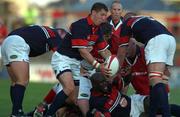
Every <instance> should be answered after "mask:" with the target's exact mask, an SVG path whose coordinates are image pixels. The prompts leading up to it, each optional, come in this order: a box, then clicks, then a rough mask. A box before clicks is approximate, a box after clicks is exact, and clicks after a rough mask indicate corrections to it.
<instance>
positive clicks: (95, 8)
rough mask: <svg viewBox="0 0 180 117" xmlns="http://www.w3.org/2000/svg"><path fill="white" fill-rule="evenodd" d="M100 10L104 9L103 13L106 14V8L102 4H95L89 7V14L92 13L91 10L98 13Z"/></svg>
mask: <svg viewBox="0 0 180 117" xmlns="http://www.w3.org/2000/svg"><path fill="white" fill-rule="evenodd" d="M102 9H104V10H105V11H107V12H108V7H107V6H106V5H105V4H104V3H101V2H96V3H94V4H93V6H92V7H91V13H92V11H93V10H95V11H97V12H98V11H101V10H102Z"/></svg>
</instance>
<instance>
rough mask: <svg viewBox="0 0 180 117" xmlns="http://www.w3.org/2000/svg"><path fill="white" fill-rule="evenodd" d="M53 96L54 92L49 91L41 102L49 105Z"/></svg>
mask: <svg viewBox="0 0 180 117" xmlns="http://www.w3.org/2000/svg"><path fill="white" fill-rule="evenodd" d="M55 96H56V92H55V91H54V90H53V89H51V90H50V91H49V93H48V94H47V95H46V97H45V98H44V100H43V101H44V102H46V103H47V104H51V103H52V101H53V100H54V97H55Z"/></svg>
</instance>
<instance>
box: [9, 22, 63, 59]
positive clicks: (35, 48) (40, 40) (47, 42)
mask: <svg viewBox="0 0 180 117" xmlns="http://www.w3.org/2000/svg"><path fill="white" fill-rule="evenodd" d="M9 35H18V36H20V37H22V38H23V39H24V40H25V41H26V43H27V44H28V45H29V47H30V55H29V56H30V57H34V56H38V55H41V54H43V53H45V52H47V51H49V50H51V49H52V48H55V46H57V45H56V44H55V43H60V42H59V41H58V39H59V36H58V34H57V33H56V32H55V31H53V30H52V29H51V28H49V27H46V26H37V25H34V26H26V27H22V28H19V29H16V30H14V31H12V32H11V33H10V34H9ZM54 38H55V40H53V39H54ZM51 39H52V40H53V41H52V40H51Z"/></svg>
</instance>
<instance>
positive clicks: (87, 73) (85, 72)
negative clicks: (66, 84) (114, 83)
mask: <svg viewBox="0 0 180 117" xmlns="http://www.w3.org/2000/svg"><path fill="white" fill-rule="evenodd" d="M80 74H81V76H87V77H89V75H90V73H89V72H88V70H86V69H84V68H83V67H81V68H80Z"/></svg>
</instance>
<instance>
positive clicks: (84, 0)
mask: <svg viewBox="0 0 180 117" xmlns="http://www.w3.org/2000/svg"><path fill="white" fill-rule="evenodd" d="M94 2H103V3H105V4H106V5H107V6H108V7H110V5H111V3H112V0H0V44H1V42H2V40H3V38H4V37H5V36H6V35H7V34H8V32H10V31H12V30H14V29H16V28H19V27H22V26H25V25H33V24H38V25H47V26H52V27H61V28H65V29H67V30H68V29H69V26H70V24H71V23H72V22H73V21H76V20H77V19H79V18H82V17H86V16H87V15H88V14H89V11H90V8H91V6H92V4H93V3H94ZM120 2H121V3H122V5H123V7H124V13H125V12H126V11H135V12H138V13H139V14H144V15H150V16H152V17H154V18H155V19H157V20H158V21H160V22H161V23H162V24H164V25H165V26H166V27H167V28H168V29H169V30H170V31H171V32H172V33H173V34H174V36H175V37H176V41H177V51H176V55H175V59H174V63H175V66H174V67H173V68H172V69H171V71H172V76H171V78H170V86H171V89H177V88H179V89H180V0H120ZM49 55H51V53H47V54H45V55H42V56H40V57H37V58H33V59H31V65H30V77H31V82H41V83H42V82H43V83H50V82H52V83H54V82H56V79H55V77H54V73H53V72H52V69H51V66H50V59H51V57H50V56H49ZM6 79H8V75H7V72H6V69H5V68H4V67H2V66H1V70H0V93H1V92H6V90H9V89H8V86H9V84H8V83H9V82H8V83H7V81H6ZM8 81H9V80H8ZM30 84H31V83H30ZM30 86H31V85H30ZM50 86H51V85H50ZM50 86H49V87H50ZM42 89H44V88H42ZM44 90H45V89H44ZM47 90H48V88H47ZM47 90H46V91H47ZM7 92H8V91H7ZM7 92H6V93H7ZM41 93H42V92H41ZM175 93H178V94H180V91H179V90H177V91H176V92H175ZM8 95H9V94H8V93H7V96H8ZM7 96H5V98H7ZM5 98H2V96H0V103H1V102H2V101H1V99H2V100H3V99H5ZM26 102H27V101H26ZM4 103H5V104H6V103H7V102H4ZM9 103H10V101H9ZM179 104H180V102H179ZM8 108H9V107H7V108H4V109H5V110H6V109H8ZM0 113H1V105H0ZM0 115H1V114H0Z"/></svg>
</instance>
